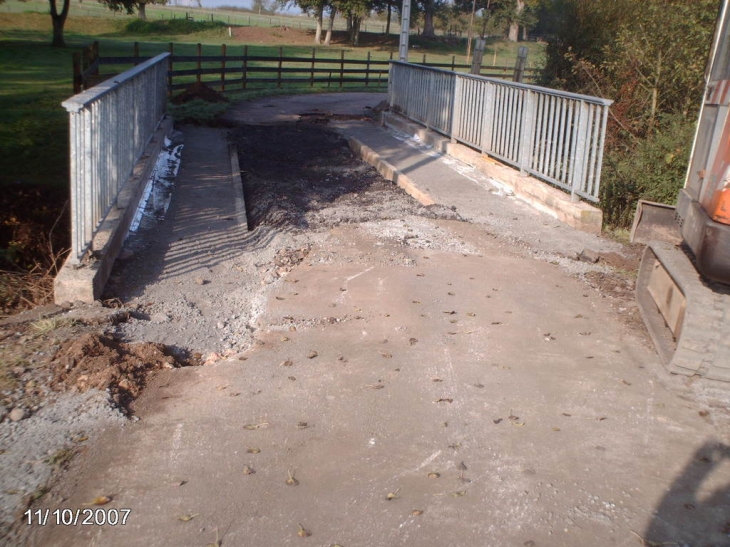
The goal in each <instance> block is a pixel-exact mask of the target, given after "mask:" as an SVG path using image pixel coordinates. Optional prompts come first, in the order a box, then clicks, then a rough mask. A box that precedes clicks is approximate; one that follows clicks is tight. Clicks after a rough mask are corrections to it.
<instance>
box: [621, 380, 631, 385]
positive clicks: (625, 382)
mask: <svg viewBox="0 0 730 547" xmlns="http://www.w3.org/2000/svg"><path fill="white" fill-rule="evenodd" d="M621 381H622V382H623V383H624V384H626V385H627V386H630V385H631V382H627V381H626V380H621Z"/></svg>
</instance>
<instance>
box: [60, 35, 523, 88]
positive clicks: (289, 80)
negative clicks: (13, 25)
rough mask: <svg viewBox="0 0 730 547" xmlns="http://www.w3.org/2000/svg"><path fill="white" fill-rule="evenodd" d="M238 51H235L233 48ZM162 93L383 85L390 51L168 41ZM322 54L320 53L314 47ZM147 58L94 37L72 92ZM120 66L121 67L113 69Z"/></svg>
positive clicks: (77, 63) (497, 74)
mask: <svg viewBox="0 0 730 547" xmlns="http://www.w3.org/2000/svg"><path fill="white" fill-rule="evenodd" d="M239 51H240V50H239ZM169 52H170V57H169V58H168V59H169V62H168V78H167V83H168V93H173V92H174V91H177V90H180V89H184V88H185V87H187V86H188V85H190V84H191V83H193V82H199V83H204V84H205V85H207V86H209V87H214V88H217V89H219V90H220V91H222V92H227V91H241V90H260V89H267V88H271V87H276V88H283V87H296V86H299V87H302V86H308V87H315V86H316V87H337V88H342V87H345V86H349V85H357V86H364V87H376V88H377V87H385V86H387V85H388V70H389V65H390V61H392V60H393V53H392V52H391V53H390V54H389V58H388V59H373V58H372V55H371V53H370V52H368V54H367V57H366V58H364V59H363V58H347V57H346V55H345V51H341V52H340V55H339V57H334V56H332V55H331V52H326V53H325V54H324V56H321V57H317V50H316V49H315V48H313V49H312V54H311V56H302V57H290V56H285V55H284V52H283V48H279V54H278V55H249V53H248V46H243V52H242V53H243V54H242V55H228V47H227V46H226V45H225V44H224V45H222V46H221V53H220V55H203V54H202V45H201V44H197V54H196V55H175V46H174V44H169ZM319 54H320V55H322V52H321V51H320V52H319ZM147 59H149V57H143V56H140V54H139V43H137V42H135V44H134V49H133V53H132V55H131V56H118V57H101V56H99V44H98V42H94V44H92V45H91V46H88V47H86V48H84V50H83V51H82V53H80V54H79V53H77V54H74V93H79V92H81V91H82V90H84V89H88V88H89V87H91V86H94V85H96V84H97V83H99V82H100V81H102V80H104V79H106V78H108V77H110V76H113V73H106V74H104V73H102V71H101V67H105V69H106V68H107V67H114V66H116V67H121V66H124V65H127V66H129V65H134V66H136V65H138V64H140V63H142V62H144V61H146V60H147ZM420 61H421V62H418V61H416V60H415V59H414V60H412V62H416V63H418V64H421V65H424V66H428V67H434V68H443V69H447V70H451V71H457V72H460V71H464V72H468V71H469V70H470V69H471V65H468V64H461V63H457V62H456V56H455V55H454V56H452V57H451V63H444V62H428V59H427V56H426V54H424V55H423V56H422V59H421V60H420ZM514 70H515V69H514V67H509V66H483V67H482V71H481V75H482V76H488V77H492V78H503V79H512V78H513V76H514ZM119 71H121V70H119ZM536 76H537V69H529V68H528V69H525V71H524V76H523V79H524V81H526V82H532V81H534V80H535V78H536Z"/></svg>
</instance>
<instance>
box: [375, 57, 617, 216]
mask: <svg viewBox="0 0 730 547" xmlns="http://www.w3.org/2000/svg"><path fill="white" fill-rule="evenodd" d="M388 98H389V102H390V108H391V109H392V110H393V111H395V112H398V113H400V114H403V115H404V116H406V117H408V118H410V119H411V120H414V121H416V122H419V123H422V124H423V125H425V126H426V127H428V128H429V129H433V130H435V131H438V132H439V133H442V134H444V135H446V136H448V137H451V138H452V139H454V140H455V141H457V142H462V143H464V144H467V145H469V146H472V147H474V148H477V149H478V150H480V151H481V152H483V153H485V154H489V155H490V156H493V157H495V158H498V159H500V160H502V161H503V162H505V163H507V164H510V165H512V166H514V167H517V168H519V169H520V171H521V172H522V173H525V174H527V173H529V174H531V175H534V176H535V177H537V178H539V179H542V180H544V181H547V182H549V183H551V184H554V185H555V186H558V187H560V188H562V189H564V190H567V191H568V192H570V193H571V197H572V198H573V199H574V200H578V196H580V197H582V198H585V199H587V200H589V201H593V202H597V201H598V199H599V198H598V195H599V190H600V181H601V164H602V162H603V146H604V141H605V136H606V123H607V120H608V108H609V106H610V105H611V104H613V101H611V100H608V99H600V98H597V97H589V96H587V95H577V94H575V93H567V92H564V91H556V90H554V89H548V88H544V87H538V86H534V85H529V84H521V83H512V82H507V81H504V80H497V79H494V78H486V77H482V76H473V75H469V74H460V73H456V72H451V71H447V70H440V69H434V68H428V67H423V66H418V65H412V64H409V63H402V62H399V61H393V62H392V63H391V68H390V78H389V80H388Z"/></svg>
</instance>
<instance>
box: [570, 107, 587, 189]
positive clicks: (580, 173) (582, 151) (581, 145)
mask: <svg viewBox="0 0 730 547" xmlns="http://www.w3.org/2000/svg"><path fill="white" fill-rule="evenodd" d="M589 108H590V107H589V106H588V104H587V103H586V102H585V101H580V107H579V110H578V120H577V123H576V126H577V138H576V143H575V144H576V147H575V161H574V162H573V165H572V167H573V170H572V173H571V181H570V182H571V184H570V201H574V202H575V201H580V196H579V194H578V192H580V191H582V190H583V186H584V182H585V167H586V161H587V154H586V153H587V151H588V146H586V144H587V143H586V139H587V138H588V132H589V127H588V119H589V116H588V115H589Z"/></svg>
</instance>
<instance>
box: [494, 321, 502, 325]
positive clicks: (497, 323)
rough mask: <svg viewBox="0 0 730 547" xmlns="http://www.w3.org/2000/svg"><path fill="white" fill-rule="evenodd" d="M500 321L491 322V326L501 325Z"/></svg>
mask: <svg viewBox="0 0 730 547" xmlns="http://www.w3.org/2000/svg"><path fill="white" fill-rule="evenodd" d="M501 324H502V321H492V325H501Z"/></svg>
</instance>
